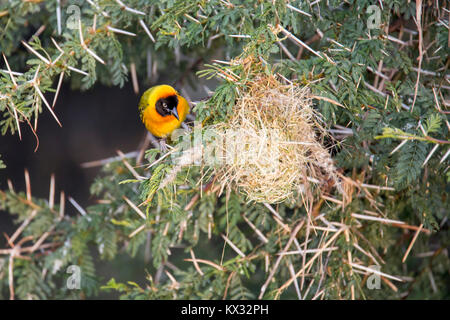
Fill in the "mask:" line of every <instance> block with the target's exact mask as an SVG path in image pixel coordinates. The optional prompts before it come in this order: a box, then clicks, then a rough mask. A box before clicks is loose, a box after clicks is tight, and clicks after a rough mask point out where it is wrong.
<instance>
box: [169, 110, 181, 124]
mask: <svg viewBox="0 0 450 320" xmlns="http://www.w3.org/2000/svg"><path fill="white" fill-rule="evenodd" d="M171 112H172V114H173V116H174V117H175V118H177V120H178V121H179V120H180V117H179V116H178V110H177V107H175V108H173V109H172V110H171Z"/></svg>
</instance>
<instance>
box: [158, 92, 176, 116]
mask: <svg viewBox="0 0 450 320" xmlns="http://www.w3.org/2000/svg"><path fill="white" fill-rule="evenodd" d="M177 106H178V97H177V96H176V95H173V96H168V97H165V98H161V99H158V101H156V111H157V112H158V113H159V114H160V115H161V116H163V117H166V116H169V115H173V116H174V117H175V118H177V120H180V117H179V116H178V110H177Z"/></svg>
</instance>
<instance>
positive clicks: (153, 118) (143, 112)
mask: <svg viewBox="0 0 450 320" xmlns="http://www.w3.org/2000/svg"><path fill="white" fill-rule="evenodd" d="M139 113H140V117H141V120H142V122H143V123H144V125H145V127H146V128H147V130H148V131H150V132H151V133H152V134H153V135H154V136H155V137H158V138H166V137H167V136H169V135H170V134H171V133H172V132H173V131H174V130H175V129H177V128H179V127H180V126H181V123H182V122H183V121H184V120H185V119H186V116H187V114H188V113H189V104H188V102H187V101H186V99H185V98H183V97H182V96H180V95H179V93H178V92H177V91H176V90H175V89H174V88H172V87H171V86H168V85H165V84H163V85H159V86H154V87H151V88H150V89H148V90H147V91H145V92H144V94H143V95H142V97H141V100H140V101H139Z"/></svg>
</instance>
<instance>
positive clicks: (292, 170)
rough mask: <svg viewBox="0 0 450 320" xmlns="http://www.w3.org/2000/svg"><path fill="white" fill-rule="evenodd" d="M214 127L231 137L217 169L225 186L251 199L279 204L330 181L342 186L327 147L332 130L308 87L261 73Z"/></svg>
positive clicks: (225, 136)
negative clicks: (324, 123) (314, 105)
mask: <svg viewBox="0 0 450 320" xmlns="http://www.w3.org/2000/svg"><path fill="white" fill-rule="evenodd" d="M213 128H214V129H215V130H216V132H217V134H219V135H220V136H221V138H222V139H223V141H225V143H224V144H223V150H222V151H223V152H220V154H221V155H222V157H223V159H222V160H223V161H221V165H219V166H216V167H214V171H215V172H214V174H215V176H216V181H217V182H218V183H220V184H221V187H222V190H223V189H225V188H233V189H237V190H238V191H240V192H242V193H244V194H245V195H246V196H247V197H248V200H252V201H256V202H266V203H278V202H282V201H285V200H288V199H291V200H292V199H293V198H294V196H301V197H302V199H303V200H304V198H305V196H308V195H309V196H310V195H311V194H312V193H311V191H312V190H314V189H316V190H317V188H320V187H321V186H324V185H326V184H328V183H329V181H332V182H333V183H334V184H335V185H337V184H338V181H339V179H338V177H337V172H336V168H335V166H334V164H333V161H332V158H331V156H330V153H329V152H328V150H327V148H326V147H325V146H324V145H323V141H324V138H325V137H326V135H327V134H326V130H325V129H324V128H323V126H322V125H321V120H320V115H319V114H317V113H316V112H315V111H314V110H313V108H312V97H311V94H310V91H309V88H307V87H301V86H298V85H294V84H283V83H281V82H280V81H279V80H278V79H277V78H276V77H275V76H267V75H262V76H259V77H257V78H256V80H254V81H252V82H251V83H249V86H248V90H247V91H246V92H245V93H242V94H241V95H240V97H239V98H238V100H237V102H236V105H235V106H234V109H233V115H232V116H231V118H229V119H228V120H227V121H226V122H224V123H219V124H216V125H214V126H213ZM230 150H231V152H230ZM337 186H338V187H339V185H337Z"/></svg>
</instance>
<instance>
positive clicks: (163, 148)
mask: <svg viewBox="0 0 450 320" xmlns="http://www.w3.org/2000/svg"><path fill="white" fill-rule="evenodd" d="M159 148H160V149H161V151H162V152H163V153H166V152H167V151H169V148H168V147H167V143H166V139H161V140H160V141H159Z"/></svg>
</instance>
